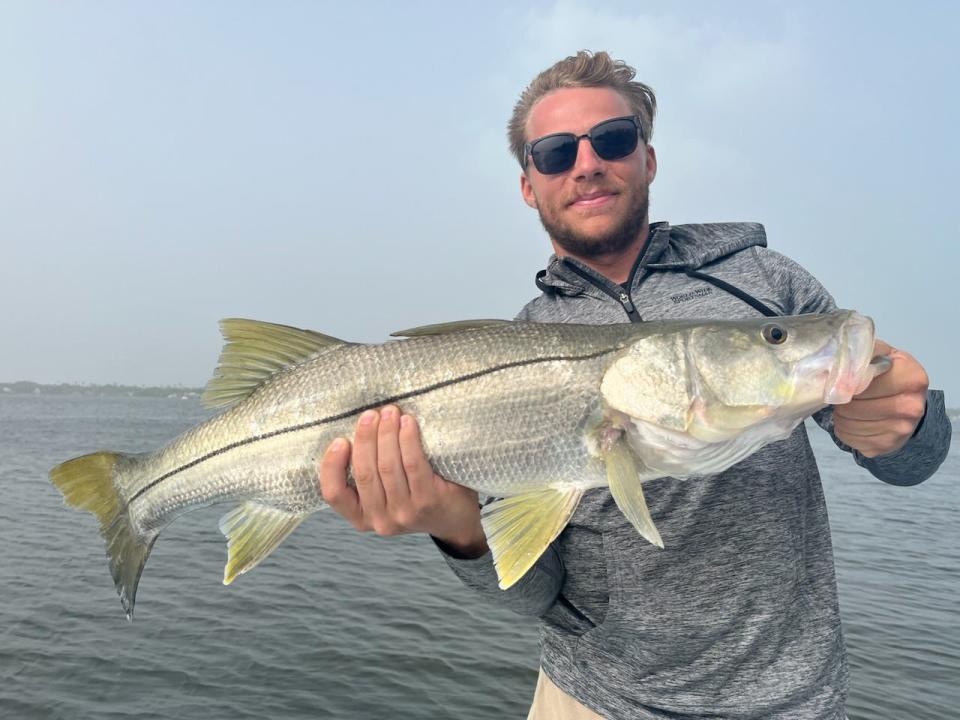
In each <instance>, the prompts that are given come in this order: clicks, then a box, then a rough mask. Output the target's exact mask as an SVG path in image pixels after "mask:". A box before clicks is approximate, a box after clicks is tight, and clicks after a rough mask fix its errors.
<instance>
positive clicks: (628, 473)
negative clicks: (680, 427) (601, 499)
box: [604, 440, 663, 548]
mask: <svg viewBox="0 0 960 720" xmlns="http://www.w3.org/2000/svg"><path fill="white" fill-rule="evenodd" d="M604 459H605V460H606V464H607V483H608V484H609V485H610V494H611V495H613V499H614V501H615V502H616V503H617V507H618V508H620V512H622V513H623V514H624V515H625V516H626V518H627V520H629V521H630V524H631V525H633V527H635V528H636V530H637V532H638V533H640V534H641V535H642V536H643V537H644V538H645V539H646V540H648V541H649V542H651V543H653V544H654V545H656V546H657V547H660V548H662V547H663V540H662V539H661V537H660V532H659V531H658V530H657V526H656V525H654V524H653V518H652V517H651V516H650V509H649V508H648V507H647V501H646V498H644V496H643V486H642V485H641V483H640V473H639V472H637V459H636V458H635V457H634V455H633V453H632V452H631V451H630V448H629V447H627V445H626V443H625V442H623V441H622V440H621V441H618V442H616V443H614V445H613V447H612V448H610V449H609V450H607V451H606V453H605V456H604Z"/></svg>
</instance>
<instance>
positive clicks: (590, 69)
mask: <svg viewBox="0 0 960 720" xmlns="http://www.w3.org/2000/svg"><path fill="white" fill-rule="evenodd" d="M636 74H637V71H636V70H634V69H633V68H632V67H630V66H629V65H627V64H626V63H625V62H623V60H614V59H613V58H611V57H610V56H609V55H608V54H607V53H605V52H603V51H600V52H597V53H592V52H590V51H589V50H581V51H580V52H578V53H577V54H576V55H571V56H570V57H566V58H564V59H563V60H561V61H560V62H557V63H555V64H553V65H552V66H550V67H548V68H547V69H546V70H544V71H543V72H542V73H540V74H539V75H537V76H536V77H535V78H534V79H533V82H531V83H530V84H529V85H528V86H527V87H526V89H525V90H524V91H523V92H522V93H520V99H519V100H517V104H516V105H514V106H513V115H511V116H510V122H509V123H507V138H508V140H509V141H510V151H511V152H512V153H513V154H514V156H515V157H516V158H517V162H519V163H520V167H521V168H523V167H524V166H525V163H524V160H525V159H526V158H525V157H524V154H525V153H524V145H525V144H526V142H527V137H526V127H527V118H529V117H530V111H531V110H532V109H533V106H534V105H536V104H537V101H539V100H540V99H541V98H543V96H544V95H547V94H548V93H551V92H553V91H554V90H559V89H561V88H575V87H606V88H610V89H611V90H615V91H616V92H618V93H620V95H622V96H623V98H624V99H625V100H626V101H627V102H628V103H629V105H630V109H631V111H632V112H633V114H635V115H637V116H639V118H640V126H641V129H642V131H643V139H644V141H645V142H650V137H651V136H652V135H653V118H654V115H656V112H657V98H656V96H655V95H654V94H653V89H652V88H651V87H650V86H649V85H644V84H643V83H642V82H639V81H637V80H634V79H633V78H634V76H635V75H636Z"/></svg>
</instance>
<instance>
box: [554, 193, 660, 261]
mask: <svg viewBox="0 0 960 720" xmlns="http://www.w3.org/2000/svg"><path fill="white" fill-rule="evenodd" d="M649 210H650V192H649V186H647V185H644V186H642V187H641V188H639V189H638V190H637V192H636V194H635V195H634V196H633V201H632V202H631V204H630V207H628V208H627V210H626V212H625V213H624V214H623V218H621V220H620V222H619V223H617V224H616V225H615V226H614V227H613V228H611V229H610V230H609V231H607V232H606V233H603V234H602V235H587V234H585V233H581V232H578V231H577V230H575V229H574V228H572V227H570V225H568V224H567V223H565V222H563V221H561V220H554V219H553V218H548V217H547V216H546V215H545V214H544V212H543V210H542V209H541V210H539V211H538V214H539V215H540V224H541V225H543V229H544V230H546V231H547V234H548V235H549V236H550V238H551V239H552V240H553V241H554V242H555V243H556V244H557V245H559V246H560V247H562V248H563V249H564V250H566V251H567V252H568V253H570V254H571V255H574V256H575V257H579V258H587V259H594V258H599V257H603V256H606V255H614V254H617V253H621V252H623V251H624V250H626V249H628V248H629V247H630V246H631V245H632V244H633V243H634V242H636V240H637V236H638V235H639V234H640V231H641V230H642V229H643V226H644V223H646V221H647V214H648V212H649Z"/></svg>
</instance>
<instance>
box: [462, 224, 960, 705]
mask: <svg viewBox="0 0 960 720" xmlns="http://www.w3.org/2000/svg"><path fill="white" fill-rule="evenodd" d="M572 266H576V268H577V269H578V270H579V271H580V273H586V274H587V275H588V276H590V277H591V279H592V280H593V281H594V282H595V283H596V284H592V283H590V282H587V281H586V280H585V279H584V278H583V277H582V276H581V275H580V274H578V273H577V272H576V271H575V270H573V269H572ZM694 268H696V269H699V270H700V271H702V272H705V273H707V274H709V275H712V276H715V277H717V278H720V279H722V280H725V281H727V282H729V283H731V284H733V285H735V286H737V287H738V288H740V289H742V290H744V291H746V292H748V293H750V294H751V295H753V296H754V297H755V298H757V299H759V300H760V301H762V302H763V303H765V304H766V305H768V306H770V307H771V308H773V309H775V310H776V311H778V312H779V313H782V314H787V315H792V314H800V313H808V312H825V311H830V310H833V309H834V308H835V305H834V302H833V299H832V298H831V297H830V295H829V294H828V293H827V292H826V291H825V290H824V289H823V287H821V285H820V284H819V283H818V282H817V281H816V280H815V279H814V278H813V277H812V276H811V275H810V274H809V273H807V272H806V271H805V270H804V269H803V268H801V267H800V266H799V265H797V264H796V263H794V262H793V261H791V260H789V259H788V258H786V257H784V256H783V255H780V254H778V253H776V252H773V251H771V250H768V249H767V248H766V239H765V234H764V230H763V227H762V226H760V225H757V224H749V223H736V224H715V225H681V226H675V227H670V226H668V225H667V224H665V223H662V224H657V225H654V226H652V227H651V236H650V240H649V242H648V243H647V247H646V251H645V253H644V255H643V259H642V263H641V265H640V268H639V271H638V272H637V273H636V275H635V277H634V279H633V282H632V285H631V298H632V301H633V303H634V305H635V306H636V308H637V310H638V311H639V313H640V315H641V316H642V317H643V318H644V319H645V320H660V319H668V318H736V317H754V316H756V315H757V314H758V312H757V311H756V310H755V309H754V308H752V307H751V306H750V305H748V304H746V303H745V302H744V301H742V300H740V299H738V298H736V297H735V296H733V295H731V294H730V293H728V292H725V291H723V290H720V289H718V288H717V287H715V286H713V285H711V284H709V283H706V282H704V281H702V280H697V279H693V278H690V277H688V276H687V275H685V274H684V273H683V272H682V270H683V269H694ZM538 284H540V285H541V288H542V289H544V290H545V291H544V293H543V294H542V295H541V296H540V297H538V298H536V299H535V300H533V301H532V302H530V303H529V304H528V305H527V306H526V307H524V308H523V310H522V311H521V313H520V315H519V317H520V318H522V319H526V320H533V321H538V322H588V323H616V322H625V321H627V315H626V312H625V311H624V309H623V306H622V305H621V304H620V302H618V301H617V300H616V299H614V298H613V297H611V296H610V295H608V294H605V293H604V292H603V291H602V290H600V287H607V288H608V289H609V290H610V291H612V292H616V291H618V290H619V289H620V288H619V286H617V285H615V284H613V283H611V282H610V281H608V280H606V279H605V278H603V277H602V276H600V275H598V274H597V273H595V272H594V271H592V270H591V269H590V268H588V267H586V266H584V265H582V264H579V263H577V262H576V261H573V260H570V259H563V260H561V259H558V258H556V257H553V258H551V260H550V264H549V267H548V269H547V272H546V275H545V277H543V278H542V281H541V282H540V283H538ZM598 286H600V287H598ZM864 310H868V309H867V308H864ZM880 333H881V334H882V326H881V328H880ZM816 420H817V422H818V423H820V425H821V426H823V427H824V428H826V429H827V430H828V431H829V430H830V429H831V428H832V412H831V411H830V410H829V409H827V410H825V411H822V412H821V413H819V415H818V417H817V418H816ZM950 433H951V428H950V421H949V419H948V418H947V417H946V413H945V411H944V406H943V395H942V393H940V392H937V391H931V393H930V395H929V396H928V403H927V413H926V416H925V418H924V421H923V423H922V425H921V427H920V429H919V431H918V433H917V435H916V436H915V437H914V438H913V439H912V440H911V441H910V442H909V443H908V444H907V445H906V446H905V447H904V448H903V449H902V450H900V451H898V452H896V453H893V454H891V455H888V456H885V457H882V458H875V459H872V460H869V459H866V458H863V457H859V456H856V461H857V462H858V463H859V464H860V465H863V466H864V467H865V468H867V469H868V470H869V471H870V472H871V473H873V474H874V475H876V476H877V477H878V478H880V479H882V480H885V481H886V482H889V483H893V484H899V485H912V484H915V483H918V482H921V481H923V480H924V479H926V478H927V477H929V476H930V475H931V474H933V472H934V471H935V470H936V469H937V468H938V467H939V465H940V463H941V462H942V461H943V459H944V458H945V457H946V453H947V450H948V448H949V442H950ZM835 441H836V440H835ZM837 444H838V445H839V446H840V447H841V448H844V449H846V450H848V451H849V448H846V447H845V446H844V445H843V444H842V443H840V442H837ZM644 491H645V494H646V498H647V502H648V504H649V506H650V509H651V512H652V514H653V518H654V520H655V521H656V523H657V527H658V528H659V529H660V533H661V534H662V536H663V538H664V540H665V542H666V548H665V549H663V550H661V549H659V548H656V547H653V546H652V545H650V544H649V543H647V542H646V541H645V540H643V539H642V538H641V537H640V536H639V535H638V534H637V533H636V531H635V530H634V529H633V527H632V526H630V524H629V523H628V522H627V520H626V519H625V518H624V517H623V515H622V514H621V513H620V511H619V510H618V509H617V506H616V505H615V504H614V502H613V499H612V498H611V496H610V493H609V492H608V491H607V490H593V491H590V492H589V493H587V495H586V496H585V497H584V499H583V501H582V502H581V504H580V507H579V509H578V510H577V511H576V513H575V514H574V516H573V518H572V519H571V522H570V524H569V526H568V527H567V528H566V530H564V532H563V533H562V534H561V535H560V536H559V537H558V538H557V540H556V541H555V542H554V543H553V545H552V546H551V547H550V548H549V549H548V550H547V552H546V553H545V554H544V555H543V556H542V557H541V559H540V560H539V561H538V563H537V564H536V566H535V567H534V568H533V569H532V570H531V571H530V572H529V573H528V574H527V575H526V576H525V577H524V578H523V579H522V580H521V581H520V582H519V583H517V584H516V585H514V586H513V587H512V588H511V589H510V590H508V591H501V590H500V589H499V588H498V587H497V580H496V574H495V572H494V569H493V564H492V562H491V558H490V555H489V553H488V554H487V555H486V556H484V557H482V558H479V559H477V560H458V559H455V558H452V557H450V556H449V555H444V557H445V558H446V559H447V562H448V563H449V565H450V567H451V568H452V569H453V571H454V572H455V573H456V574H457V575H458V576H459V577H460V578H461V580H462V581H463V582H464V583H465V584H466V585H468V586H469V587H471V588H474V589H475V590H477V591H478V592H480V593H482V594H483V595H485V596H487V597H488V598H490V599H491V600H492V601H494V602H496V603H498V604H500V605H503V606H505V607H509V608H511V609H512V610H515V611H516V612H518V613H521V614H525V615H535V616H539V618H540V638H541V658H540V663H541V666H542V668H543V669H544V671H545V672H546V673H547V675H548V676H549V677H550V679H551V680H552V681H553V682H554V683H555V684H556V685H557V686H558V687H559V688H561V689H562V690H563V691H564V692H566V693H568V694H569V695H571V696H572V697H573V698H575V699H576V700H578V701H579V702H581V703H583V704H584V705H585V706H587V707H589V708H590V709H592V710H595V711H596V712H598V713H599V714H601V715H603V716H604V717H608V718H643V719H651V718H658V719H666V718H669V719H671V720H679V719H693V718H711V719H713V720H717V719H719V718H724V719H729V720H733V719H734V718H736V719H745V718H757V719H759V718H764V719H765V720H771V719H774V718H776V719H782V720H787V719H788V718H790V719H796V720H813V719H818V720H819V719H822V720H837V719H842V718H843V717H844V701H845V697H846V691H847V662H846V655H845V650H844V642H843V635H842V633H841V629H840V618H839V613H838V609H837V587H836V580H835V577H834V567H833V552H832V547H831V542H830V528H829V526H828V523H827V509H826V506H825V504H824V498H823V490H822V488H821V484H820V476H819V474H818V472H817V467H816V464H815V462H814V458H813V453H812V451H811V449H810V445H809V442H808V440H807V435H806V430H805V429H804V426H803V425H801V426H800V427H799V428H797V430H796V431H795V432H794V433H793V435H792V436H791V437H790V438H788V439H787V440H784V441H781V442H778V443H774V444H771V445H768V446H767V447H765V448H763V449H762V450H760V451H759V452H757V453H756V454H754V455H753V456H751V457H750V458H748V459H747V460H745V461H743V462H741V463H739V464H738V465H736V466H734V467H733V468H731V469H729V470H727V471H726V472H724V473H722V474H720V475H717V476H714V477H709V478H704V479H696V480H685V481H681V480H676V479H674V478H663V479H660V480H654V481H651V482H648V483H645V485H644ZM904 492H908V491H904ZM891 552H896V549H895V548H891ZM557 720H562V718H557Z"/></svg>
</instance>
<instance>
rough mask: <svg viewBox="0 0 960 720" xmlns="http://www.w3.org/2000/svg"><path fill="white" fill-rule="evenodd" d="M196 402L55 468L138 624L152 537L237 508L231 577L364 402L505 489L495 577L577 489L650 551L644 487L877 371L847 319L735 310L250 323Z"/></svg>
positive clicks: (717, 456)
mask: <svg viewBox="0 0 960 720" xmlns="http://www.w3.org/2000/svg"><path fill="white" fill-rule="evenodd" d="M222 330H223V334H224V337H225V338H226V340H227V343H226V346H225V347H224V350H223V353H222V354H221V357H220V364H219V367H218V368H217V371H216V373H215V376H214V379H213V380H211V381H210V383H209V385H208V386H207V389H206V392H205V394H204V399H205V401H206V402H207V403H208V404H210V405H212V406H221V407H225V408H226V409H225V411H224V412H222V413H221V414H219V415H217V416H216V417H213V418H212V419H210V420H208V421H206V422H204V423H202V424H200V425H197V426H196V427H194V428H192V429H191V430H189V431H187V432H186V433H184V434H183V435H181V436H180V437H178V438H176V439H175V440H173V441H172V442H171V443H170V444H168V445H167V446H165V447H163V448H160V449H159V450H157V451H155V452H152V453H147V454H141V455H130V454H122V453H114V452H97V453H93V454H92V455H85V456H83V457H79V458H76V459H73V460H69V461H67V462H65V463H63V464H61V465H58V466H57V467H55V468H54V469H53V470H52V471H51V473H50V477H51V480H52V481H53V483H54V485H56V487H57V488H58V489H59V490H60V491H61V492H62V493H63V495H64V498H65V500H66V502H67V503H68V504H69V505H72V506H74V507H76V508H80V509H83V510H88V511H90V512H92V513H94V514H95V515H96V516H97V518H98V520H99V521H100V534H101V535H102V536H103V537H104V539H105V541H106V546H107V557H108V559H109V564H110V569H111V572H112V574H113V578H114V581H115V583H116V587H117V592H118V593H119V595H120V601H121V603H122V604H123V607H124V610H125V611H126V613H127V617H128V618H132V615H133V608H134V602H135V598H136V591H137V583H138V581H139V579H140V574H141V572H142V570H143V566H144V563H145V562H146V560H147V556H148V555H149V553H150V549H151V547H152V546H153V543H154V542H155V541H156V539H157V536H158V535H159V534H160V532H161V530H163V528H164V527H166V525H167V524H169V523H170V522H171V521H172V520H173V519H174V518H176V517H177V516H178V515H180V514H182V513H184V512H187V511H189V510H192V509H194V508H197V507H200V506H203V505H209V504H212V503H221V502H232V503H235V504H236V506H235V507H234V508H233V509H232V510H231V511H230V512H228V513H227V514H226V515H225V516H224V517H223V518H222V520H221V521H220V529H221V531H222V532H223V533H224V535H226V537H227V539H228V543H227V544H228V559H227V563H226V567H225V568H224V580H223V581H224V583H225V584H229V583H230V582H231V581H232V580H233V579H234V578H235V577H236V576H237V575H239V574H242V573H245V572H247V571H248V570H250V569H252V568H253V567H255V566H256V565H257V564H258V563H259V562H260V561H261V560H263V559H264V558H265V557H266V556H267V555H269V554H270V553H271V552H272V551H273V550H274V549H275V548H276V547H277V546H278V545H279V544H280V543H281V542H282V541H283V540H284V538H285V537H286V536H287V535H288V534H289V533H290V532H291V531H292V530H293V529H294V528H296V527H297V525H299V524H300V523H301V522H302V521H303V520H304V518H306V517H307V516H308V515H309V514H311V513H313V512H315V511H317V510H320V509H321V508H323V507H324V506H325V505H324V502H323V500H322V498H321V496H320V493H319V489H318V483H317V462H318V459H319V457H320V456H321V454H322V453H323V451H324V449H325V448H326V447H327V445H328V444H329V443H330V442H331V441H332V440H333V439H334V438H335V437H337V436H351V435H352V432H353V428H354V425H355V423H356V420H357V417H358V416H359V414H360V413H362V412H363V411H364V410H366V409H369V408H377V407H380V406H383V405H385V404H387V403H397V404H399V405H400V406H401V407H402V408H403V410H404V412H406V413H409V414H412V415H415V416H416V417H417V418H418V419H419V420H420V424H421V434H422V438H423V444H424V447H425V449H426V451H427V454H428V456H429V457H430V459H431V462H432V463H433V465H434V468H435V469H436V471H437V472H438V473H440V474H441V475H443V476H444V477H446V478H448V479H450V480H452V481H454V482H457V483H460V484H462V485H466V486H468V487H471V488H474V489H476V490H478V491H479V492H480V493H482V494H486V495H490V496H494V497H497V498H501V499H500V500H497V501H495V502H493V503H491V504H489V505H488V506H487V507H486V508H485V509H484V514H483V524H484V530H485V532H486V534H487V538H488V542H489V545H490V547H491V549H492V552H493V556H494V561H495V563H496V568H497V573H498V575H499V578H500V584H501V587H503V588H507V587H510V586H511V585H512V584H513V583H515V582H516V581H517V580H518V579H519V578H520V577H522V576H523V574H524V573H525V572H526V571H527V570H529V568H530V567H531V566H532V565H533V563H534V562H535V561H536V559H537V558H538V557H539V556H540V554H541V553H542V552H543V551H544V549H545V548H546V547H547V545H548V544H549V543H550V542H551V541H552V540H553V539H554V538H555V537H556V536H557V535H558V534H559V533H560V531H561V530H562V529H563V528H564V526H565V525H566V523H567V521H568V520H569V518H570V516H571V514H572V513H573V511H574V510H575V509H576V507H577V503H578V502H579V500H580V498H581V496H582V495H583V493H584V491H586V490H588V489H590V488H595V487H601V486H609V488H610V492H611V493H612V495H613V497H614V499H615V500H616V503H617V505H618V506H619V507H620V509H621V510H622V511H623V513H624V515H625V516H626V517H627V518H628V519H629V520H630V522H631V523H632V524H633V525H634V526H635V527H636V529H637V530H638V531H639V532H640V533H641V534H642V535H643V536H644V537H645V538H647V539H648V540H649V541H650V542H652V543H655V544H657V545H660V546H661V547H662V545H663V543H662V541H661V538H660V535H659V533H658V532H657V529H656V527H655V526H654V523H653V520H652V519H651V517H650V513H649V511H648V509H647V506H646V503H645V501H644V498H643V491H642V489H641V482H642V481H644V480H648V479H651V478H656V477H663V476H667V475H671V476H676V477H684V476H691V475H704V474H710V473H717V472H720V471H722V470H724V469H726V468H728V467H730V466H731V465H733V464H734V463H736V462H738V461H740V460H742V459H743V458H745V457H746V456H747V455H749V454H750V453H752V452H754V451H755V450H757V449H758V448H760V447H761V446H763V445H764V444H766V443H768V442H771V441H774V440H778V439H782V438H784V437H786V436H787V435H789V434H790V432H791V431H792V430H793V429H794V428H795V427H796V425H797V424H798V423H799V422H801V421H802V420H803V418H805V417H806V416H808V415H810V414H811V413H813V412H815V411H816V410H818V409H820V408H822V407H823V406H825V405H826V404H829V403H843V402H847V401H849V399H850V398H851V397H852V396H853V395H854V394H856V393H857V392H860V391H861V390H863V389H864V388H865V387H866V386H867V385H868V384H869V382H870V380H871V379H872V378H873V377H874V375H875V374H877V373H878V372H881V371H882V370H883V369H885V367H886V366H885V365H884V361H883V359H879V360H878V361H876V362H873V363H871V360H872V359H873V340H874V334H873V323H872V322H871V321H870V320H869V319H868V318H865V317H863V316H861V315H858V314H856V313H853V312H841V313H836V314H833V315H808V316H798V317H790V318H778V319H776V320H774V321H771V320H756V321H735V322H648V323H643V324H635V325H634V324H624V325H604V326H585V325H560V324H557V325H553V324H534V323H516V322H505V321H477V322H463V323H452V324H448V325H440V326H432V327H427V328H419V329H416V330H410V331H406V332H404V333H397V335H404V336H406V339H404V340H398V341H391V342H387V343H384V344H380V345H358V344H352V343H345V342H342V341H340V340H336V339H335V338H331V337H328V336H326V335H321V334H319V333H315V332H310V331H307V330H299V329H296V328H291V327H286V326H282V325H273V324H269V323H261V322H254V321H250V320H225V321H223V323H222Z"/></svg>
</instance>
